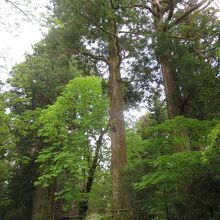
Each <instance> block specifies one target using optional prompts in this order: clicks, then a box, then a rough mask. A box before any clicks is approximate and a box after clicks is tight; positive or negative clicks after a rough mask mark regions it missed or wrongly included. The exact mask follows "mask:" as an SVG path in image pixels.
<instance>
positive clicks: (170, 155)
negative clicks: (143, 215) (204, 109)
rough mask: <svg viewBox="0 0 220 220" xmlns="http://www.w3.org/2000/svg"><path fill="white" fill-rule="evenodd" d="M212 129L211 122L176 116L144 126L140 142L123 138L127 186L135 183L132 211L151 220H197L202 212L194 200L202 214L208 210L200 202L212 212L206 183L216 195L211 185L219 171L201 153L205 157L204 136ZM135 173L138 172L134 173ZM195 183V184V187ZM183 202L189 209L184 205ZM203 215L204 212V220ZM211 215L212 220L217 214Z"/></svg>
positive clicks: (135, 136) (206, 138) (207, 142)
mask: <svg viewBox="0 0 220 220" xmlns="http://www.w3.org/2000/svg"><path fill="white" fill-rule="evenodd" d="M216 124H217V122H216V121H199V120H196V119H189V118H184V117H176V118H174V119H172V120H169V121H165V122H164V123H162V124H159V125H154V126H149V127H146V128H145V130H144V131H143V132H144V138H145V139H146V140H143V139H141V137H140V135H138V134H134V133H133V134H132V133H131V134H130V135H129V136H130V137H129V138H128V146H129V152H130V154H129V155H130V162H131V163H130V171H129V173H130V175H132V177H133V179H132V180H131V181H132V182H133V183H134V179H135V180H136V183H135V184H134V187H135V189H136V190H138V192H137V193H135V194H136V196H135V197H134V198H136V201H137V203H136V206H137V208H138V207H139V208H144V209H146V211H147V212H148V214H149V215H150V216H152V218H156V219H164V218H166V216H169V217H170V218H171V216H173V217H174V218H177V219H180V216H182V217H181V219H198V216H200V215H202V213H203V212H202V210H201V209H199V208H198V207H197V205H198V204H197V203H198V200H200V202H199V204H200V205H201V207H203V209H204V210H208V209H209V206H208V204H207V201H206V199H207V200H208V201H209V205H211V206H212V208H213V209H215V205H216V204H215V203H214V201H212V199H213V197H212V196H213V194H210V195H209V192H210V188H208V186H207V184H209V183H208V182H209V181H208V180H207V178H210V184H212V187H213V190H214V191H215V192H217V190H218V187H217V186H216V185H215V184H216V181H218V180H217V179H216V177H217V176H216V175H217V172H218V170H219V169H218V168H217V167H216V166H217V164H218V163H219V161H216V160H215V161H214V160H213V159H211V158H212V157H213V154H212V157H211V156H210V154H209V156H208V155H207V153H206V152H209V150H208V146H209V145H210V135H209V134H210V133H211V134H212V133H213V132H214V131H215V130H216V127H215V126H216ZM216 153H217V152H216ZM211 161H212V162H211ZM135 170H139V172H138V173H134V171H135ZM133 173H134V174H133ZM132 177H131V178H132ZM199 179H201V180H200V181H201V185H198V184H197V181H198V180H199ZM207 181H208V182H207ZM195 184H196V185H195ZM196 186H197V187H199V189H198V188H195V187H196ZM203 187H204V189H203ZM143 194H144V197H143V196H142V195H143ZM216 196H220V195H219V194H217V195H216ZM189 201H191V203H190V204H191V206H188V202H189ZM182 209H184V210H187V213H182ZM195 210H196V211H195ZM215 210H216V209H215ZM209 215H211V214H210V212H209V211H207V213H206V214H205V216H206V218H209V217H208V216H209ZM214 216H215V219H218V217H217V215H214Z"/></svg>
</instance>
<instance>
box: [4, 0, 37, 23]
mask: <svg viewBox="0 0 220 220" xmlns="http://www.w3.org/2000/svg"><path fill="white" fill-rule="evenodd" d="M5 2H6V3H9V4H11V5H12V6H13V7H15V8H16V9H18V10H19V11H20V12H21V13H22V14H23V15H24V16H25V17H26V18H27V19H28V20H29V21H30V22H31V23H32V24H33V22H32V20H31V19H30V18H29V16H28V14H27V13H26V12H25V11H23V10H22V9H21V8H20V7H18V6H17V4H16V3H14V2H12V1H10V0H5Z"/></svg>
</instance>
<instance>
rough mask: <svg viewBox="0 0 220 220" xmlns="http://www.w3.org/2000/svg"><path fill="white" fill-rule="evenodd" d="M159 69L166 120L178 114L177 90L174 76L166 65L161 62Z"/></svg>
mask: <svg viewBox="0 0 220 220" xmlns="http://www.w3.org/2000/svg"><path fill="white" fill-rule="evenodd" d="M161 68H162V74H163V81H164V89H165V95H166V100H167V114H168V118H169V119H172V118H174V117H175V116H177V115H179V114H180V110H179V108H180V105H179V92H178V90H177V86H176V82H175V79H174V76H173V74H172V72H171V68H170V66H169V64H168V63H166V62H164V61H161Z"/></svg>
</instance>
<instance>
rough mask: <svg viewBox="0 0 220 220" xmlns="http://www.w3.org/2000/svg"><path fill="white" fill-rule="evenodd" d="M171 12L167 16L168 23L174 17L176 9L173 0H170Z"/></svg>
mask: <svg viewBox="0 0 220 220" xmlns="http://www.w3.org/2000/svg"><path fill="white" fill-rule="evenodd" d="M169 6H170V7H169V14H168V16H167V19H166V23H167V24H168V23H169V22H170V20H171V19H172V17H173V11H174V2H173V0H169Z"/></svg>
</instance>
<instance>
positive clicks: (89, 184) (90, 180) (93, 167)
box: [79, 126, 108, 220]
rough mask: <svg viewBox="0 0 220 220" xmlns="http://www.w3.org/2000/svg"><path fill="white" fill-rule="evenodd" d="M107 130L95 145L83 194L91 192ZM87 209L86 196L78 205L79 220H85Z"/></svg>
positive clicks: (102, 132) (101, 134)
mask: <svg viewBox="0 0 220 220" xmlns="http://www.w3.org/2000/svg"><path fill="white" fill-rule="evenodd" d="M107 130H108V126H107V127H106V129H104V130H103V131H101V133H100V136H99V139H98V141H97V143H96V149H95V155H94V157H93V160H92V164H91V165H90V169H89V173H88V178H87V181H86V185H85V189H84V191H85V193H87V194H89V193H90V192H91V190H92V185H93V181H94V178H95V172H96V168H97V165H98V160H99V155H100V154H99V153H100V149H101V146H102V141H103V136H104V134H105V133H106V132H107ZM88 209H89V201H88V196H87V197H86V198H85V200H84V201H81V202H80V203H79V219H80V220H83V219H85V218H86V214H87V211H88Z"/></svg>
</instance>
